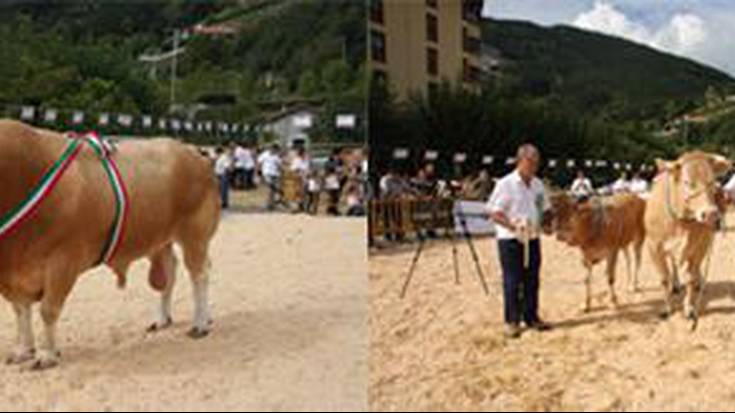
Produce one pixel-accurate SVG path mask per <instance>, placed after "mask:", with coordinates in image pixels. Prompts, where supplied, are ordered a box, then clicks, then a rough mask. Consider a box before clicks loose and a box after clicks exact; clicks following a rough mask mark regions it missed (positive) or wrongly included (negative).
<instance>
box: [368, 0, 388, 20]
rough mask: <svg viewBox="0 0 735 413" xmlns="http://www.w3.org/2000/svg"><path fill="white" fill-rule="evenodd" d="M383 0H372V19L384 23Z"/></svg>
mask: <svg viewBox="0 0 735 413" xmlns="http://www.w3.org/2000/svg"><path fill="white" fill-rule="evenodd" d="M383 16H384V11H383V0H370V20H371V21H373V22H374V23H379V24H383V23H385V20H384V17H383Z"/></svg>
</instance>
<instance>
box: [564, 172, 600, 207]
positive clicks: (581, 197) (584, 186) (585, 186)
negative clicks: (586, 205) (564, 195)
mask: <svg viewBox="0 0 735 413" xmlns="http://www.w3.org/2000/svg"><path fill="white" fill-rule="evenodd" d="M569 192H571V194H572V196H573V197H574V198H576V199H577V200H578V201H586V200H588V199H589V198H590V197H592V195H594V194H595V188H594V187H593V186H592V181H590V180H589V178H587V177H586V176H585V175H584V171H582V170H581V169H580V170H578V171H577V179H575V180H574V182H573V183H572V187H571V188H570V189H569Z"/></svg>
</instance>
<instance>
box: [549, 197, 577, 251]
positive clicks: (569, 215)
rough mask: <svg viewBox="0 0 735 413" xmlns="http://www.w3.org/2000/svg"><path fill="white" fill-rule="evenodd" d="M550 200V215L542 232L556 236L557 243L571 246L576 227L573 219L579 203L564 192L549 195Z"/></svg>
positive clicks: (575, 220)
mask: <svg viewBox="0 0 735 413" xmlns="http://www.w3.org/2000/svg"><path fill="white" fill-rule="evenodd" d="M550 200H551V212H552V215H551V219H550V220H548V221H547V222H546V223H545V225H544V232H546V233H547V234H552V233H553V234H556V238H557V239H558V240H559V241H562V242H565V243H567V244H573V243H574V240H575V238H576V237H575V234H576V233H577V228H576V226H577V225H578V220H577V219H575V217H577V215H578V213H579V211H580V208H581V204H580V202H578V201H577V200H576V199H574V198H573V197H571V196H569V195H567V194H566V193H564V192H559V193H556V194H553V195H551V196H550Z"/></svg>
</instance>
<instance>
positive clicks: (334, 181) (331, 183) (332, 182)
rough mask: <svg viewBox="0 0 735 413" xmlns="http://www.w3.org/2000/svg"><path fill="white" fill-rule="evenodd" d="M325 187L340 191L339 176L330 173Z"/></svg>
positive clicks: (329, 189) (325, 181)
mask: <svg viewBox="0 0 735 413" xmlns="http://www.w3.org/2000/svg"><path fill="white" fill-rule="evenodd" d="M324 188H325V189H326V190H327V191H339V176H337V174H329V175H327V178H326V179H325V180H324Z"/></svg>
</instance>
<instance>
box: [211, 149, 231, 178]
mask: <svg viewBox="0 0 735 413" xmlns="http://www.w3.org/2000/svg"><path fill="white" fill-rule="evenodd" d="M231 167H232V160H231V158H230V156H229V155H228V154H226V153H223V154H221V155H219V156H218V157H217V161H216V162H215V164H214V173H215V174H216V175H217V176H224V175H226V174H227V172H228V171H229V170H230V168H231Z"/></svg>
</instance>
